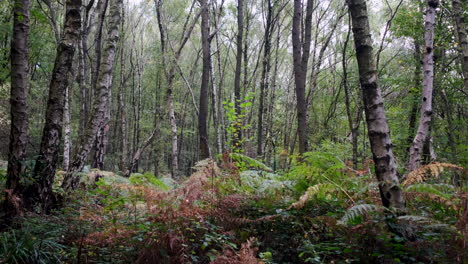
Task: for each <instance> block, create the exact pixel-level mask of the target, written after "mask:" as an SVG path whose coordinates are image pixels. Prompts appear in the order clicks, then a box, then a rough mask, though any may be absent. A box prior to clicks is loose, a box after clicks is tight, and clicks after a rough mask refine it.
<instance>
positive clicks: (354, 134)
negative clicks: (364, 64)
mask: <svg viewBox="0 0 468 264" xmlns="http://www.w3.org/2000/svg"><path fill="white" fill-rule="evenodd" d="M350 35H351V24H350V25H349V28H348V32H347V34H346V39H345V42H344V45H343V55H342V58H341V60H342V61H341V63H342V66H343V88H344V92H345V105H346V115H347V117H348V126H349V130H350V132H351V144H352V150H353V158H352V162H353V169H357V163H358V136H359V134H358V133H359V123H360V118H358V119H357V120H356V123H355V122H354V121H353V120H354V118H353V113H352V112H351V102H350V97H351V95H350V90H349V84H348V64H347V61H346V60H347V58H346V50H347V48H348V43H349V38H350ZM358 111H359V112H362V110H361V109H358ZM359 116H360V114H359V113H358V117H359Z"/></svg>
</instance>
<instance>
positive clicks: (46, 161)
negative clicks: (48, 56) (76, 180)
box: [28, 0, 81, 212]
mask: <svg viewBox="0 0 468 264" xmlns="http://www.w3.org/2000/svg"><path fill="white" fill-rule="evenodd" d="M80 29H81V1H73V0H68V1H67V2H66V16H65V24H64V29H63V32H64V34H63V36H62V39H61V40H60V44H59V46H58V48H57V57H56V58H55V65H54V70H53V72H52V80H51V81H50V86H49V99H48V101H47V110H46V117H45V119H46V122H45V126H44V130H43V132H42V140H41V148H40V151H39V156H38V158H37V160H36V165H35V167H34V173H33V177H34V179H35V181H36V184H35V186H34V187H32V189H30V190H29V192H30V193H31V194H37V195H38V196H36V195H34V196H33V197H31V199H30V200H29V201H28V206H30V208H32V207H33V206H34V205H36V204H37V203H40V204H41V205H42V207H43V210H44V211H45V212H47V211H48V210H49V209H50V206H51V205H52V203H53V199H54V195H53V192H52V183H53V181H54V177H55V170H56V168H57V163H58V158H59V152H60V141H61V140H62V126H63V114H64V108H65V100H66V90H67V89H68V88H67V86H68V79H69V74H68V73H69V72H70V70H71V67H72V64H73V56H74V54H75V49H76V46H77V44H78V41H79V36H80Z"/></svg>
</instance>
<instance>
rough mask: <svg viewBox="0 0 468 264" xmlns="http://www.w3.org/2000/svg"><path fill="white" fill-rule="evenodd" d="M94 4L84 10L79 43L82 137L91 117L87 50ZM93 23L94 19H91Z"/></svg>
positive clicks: (78, 80) (92, 2) (91, 0)
mask: <svg viewBox="0 0 468 264" xmlns="http://www.w3.org/2000/svg"><path fill="white" fill-rule="evenodd" d="M93 5H94V0H90V1H89V3H88V4H87V5H86V8H85V10H84V17H83V19H82V21H83V22H82V23H83V25H82V29H81V36H80V37H81V40H80V41H79V43H78V76H77V82H78V87H79V89H80V131H79V136H80V137H82V136H83V135H84V134H83V133H84V131H85V129H86V122H87V120H88V117H89V98H90V96H89V90H90V89H89V87H88V85H87V81H88V64H87V52H88V33H89V32H88V31H89V29H88V19H89V15H90V11H91V8H92V7H93ZM91 23H92V19H91Z"/></svg>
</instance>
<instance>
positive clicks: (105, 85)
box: [62, 0, 123, 190]
mask: <svg viewBox="0 0 468 264" xmlns="http://www.w3.org/2000/svg"><path fill="white" fill-rule="evenodd" d="M122 5H123V0H113V2H112V5H111V7H110V16H111V17H110V21H109V26H108V28H109V30H108V39H107V41H106V48H105V49H104V53H103V56H102V64H101V68H100V71H99V77H98V82H97V84H98V85H97V90H96V97H95V100H94V101H93V110H94V111H93V115H92V116H91V119H90V120H89V122H88V124H87V126H86V132H85V136H84V137H82V138H81V139H80V144H78V145H77V147H78V151H77V152H76V154H75V157H74V158H73V162H72V164H71V167H70V169H69V170H68V172H67V174H66V175H65V179H64V182H63V185H62V187H63V188H64V189H65V190H69V189H76V188H77V187H78V184H79V178H78V177H77V176H76V175H74V173H75V172H78V171H81V170H82V169H83V167H84V164H85V162H86V159H87V158H88V155H89V152H90V151H91V147H92V146H93V144H94V141H95V139H96V135H97V132H98V131H99V129H101V128H102V127H103V125H104V121H105V115H106V112H107V108H108V107H109V91H110V88H111V86H112V70H113V68H114V60H115V55H116V49H117V43H118V39H119V26H120V19H121V10H122Z"/></svg>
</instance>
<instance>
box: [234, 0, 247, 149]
mask: <svg viewBox="0 0 468 264" xmlns="http://www.w3.org/2000/svg"><path fill="white" fill-rule="evenodd" d="M243 36H244V1H243V0H237V42H236V45H237V51H236V71H235V73H234V108H235V111H236V120H235V124H236V125H235V126H234V127H235V131H236V132H234V133H233V134H234V135H233V139H232V142H233V149H234V150H236V149H242V146H241V142H242V131H241V130H242V121H241V119H240V115H241V107H240V103H241V100H242V98H241V87H240V81H241V67H242V44H243V43H242V38H243ZM244 63H246V62H244ZM244 89H245V87H244Z"/></svg>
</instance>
